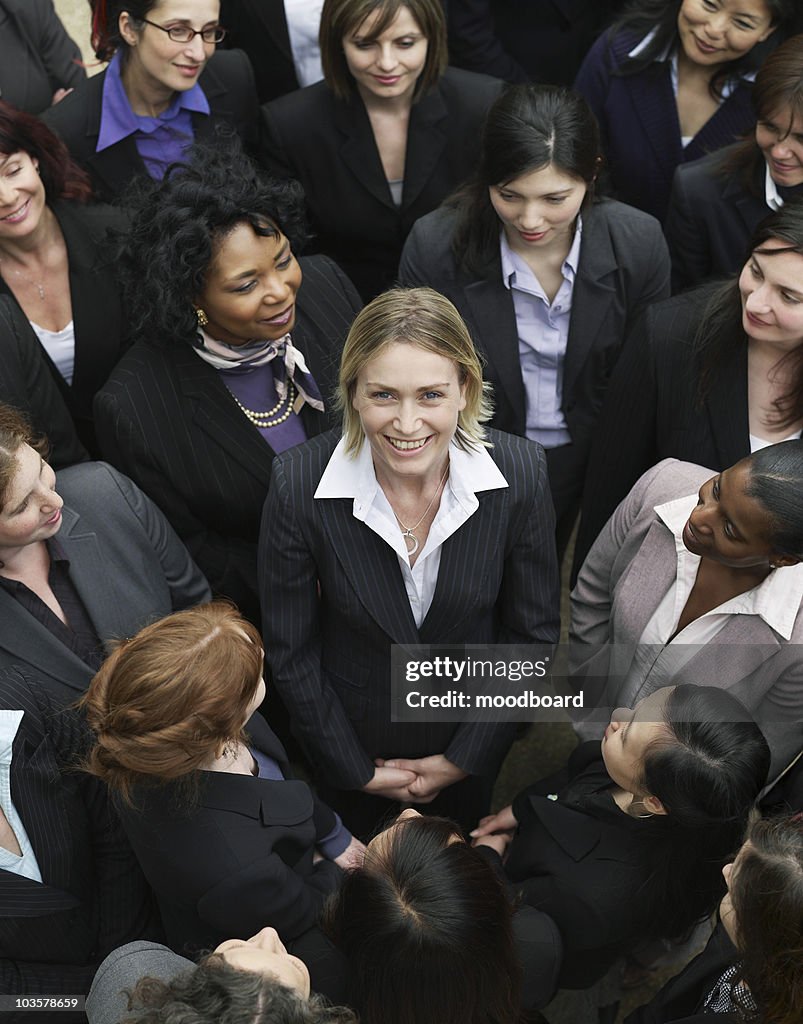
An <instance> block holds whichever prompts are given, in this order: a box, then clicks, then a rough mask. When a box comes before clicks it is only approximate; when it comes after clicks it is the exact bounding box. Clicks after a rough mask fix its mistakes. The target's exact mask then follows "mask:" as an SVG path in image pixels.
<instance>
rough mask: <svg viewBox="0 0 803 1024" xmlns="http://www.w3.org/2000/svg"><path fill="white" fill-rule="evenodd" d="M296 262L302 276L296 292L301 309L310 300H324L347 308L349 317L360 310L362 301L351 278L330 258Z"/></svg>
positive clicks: (301, 258)
mask: <svg viewBox="0 0 803 1024" xmlns="http://www.w3.org/2000/svg"><path fill="white" fill-rule="evenodd" d="M298 262H299V265H300V267H301V271H302V274H303V277H302V281H301V287H300V288H299V291H298V302H299V307H300V308H301V309H303V308H304V306H305V304H308V303H309V301H310V300H313V301H314V300H316V299H325V300H327V301H328V302H329V303H332V302H334V303H335V304H336V305H337V306H342V307H344V308H347V310H348V311H349V312H350V315H351V316H353V315H354V314H355V313H356V312H357V311H358V310H359V309H361V308H362V301H361V299H360V298H359V295H358V294H357V290H356V289H355V287H354V284H353V283H352V281H351V278H350V277H349V276H348V274H346V272H345V271H344V270H343V269H342V267H340V266H339V265H338V264H337V263H335V261H334V260H333V259H332V258H331V257H330V256H323V255H315V256H301V257H300V258H299V261H298ZM332 340H333V341H335V340H336V339H332Z"/></svg>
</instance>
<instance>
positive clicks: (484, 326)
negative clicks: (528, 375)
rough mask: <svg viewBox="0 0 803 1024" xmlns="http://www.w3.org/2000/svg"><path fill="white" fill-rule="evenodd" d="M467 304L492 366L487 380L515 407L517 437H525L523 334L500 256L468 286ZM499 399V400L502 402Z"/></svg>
mask: <svg viewBox="0 0 803 1024" xmlns="http://www.w3.org/2000/svg"><path fill="white" fill-rule="evenodd" d="M465 294H466V301H467V302H468V305H469V308H470V309H471V316H472V319H473V321H474V323H475V324H476V325H477V340H478V341H479V343H480V344H481V346H482V351H483V355H484V356H485V357H486V359H487V362H488V368H487V376H488V377H489V378H490V379H491V380H492V381H493V382H494V383H495V384H496V385H498V389H499V390H500V391H501V392H503V394H504V396H505V398H506V399H507V401H508V402H510V404H511V405H512V406H513V409H514V413H515V419H516V427H517V429H516V431H515V432H516V433H521V434H523V433H524V427H525V411H524V410H525V395H524V381H523V380H522V376H521V363H520V362H519V332H518V328H517V326H516V313H515V310H514V308H513V297H512V296H511V294H510V292H509V291H508V290H507V288H505V286H504V284H503V283H502V268H501V265H500V262H499V258H498V256H497V257H495V258H494V260H493V261H492V263H491V264H490V265H489V267H488V271H487V273H486V275H484V276H483V278H481V279H480V280H478V281H474V282H472V283H471V284H469V285H467V287H466V289H465ZM498 400H499V399H497V401H498Z"/></svg>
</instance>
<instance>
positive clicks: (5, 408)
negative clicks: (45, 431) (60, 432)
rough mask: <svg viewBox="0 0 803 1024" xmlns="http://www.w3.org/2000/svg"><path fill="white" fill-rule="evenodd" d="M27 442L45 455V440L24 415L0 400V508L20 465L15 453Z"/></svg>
mask: <svg viewBox="0 0 803 1024" xmlns="http://www.w3.org/2000/svg"><path fill="white" fill-rule="evenodd" d="M24 444H28V445H30V446H31V448H33V449H34V451H36V452H38V453H39V454H40V455H41V456H42V457H43V458H44V457H45V456H46V455H47V447H48V446H47V441H46V439H45V438H43V437H36V436H35V435H34V432H33V429H32V428H31V425H30V423H29V422H28V420H27V419H26V418H25V416H24V415H23V414H22V413H21V412H19V410H17V409H15V408H14V407H13V406H11V405H5V404H4V403H2V402H0V510H1V509H2V508H3V505H4V504H5V500H6V494H7V493H8V489H9V487H10V485H11V481H12V480H13V479H14V477H15V476H16V475H17V472H18V471H19V468H20V465H19V462H18V461H17V453H18V452H19V450H20V448H22V446H23V445H24Z"/></svg>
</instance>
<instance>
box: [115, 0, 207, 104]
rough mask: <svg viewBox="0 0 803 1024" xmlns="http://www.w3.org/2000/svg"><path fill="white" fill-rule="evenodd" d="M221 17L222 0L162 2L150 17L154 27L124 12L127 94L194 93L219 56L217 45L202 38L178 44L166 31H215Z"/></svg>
mask: <svg viewBox="0 0 803 1024" xmlns="http://www.w3.org/2000/svg"><path fill="white" fill-rule="evenodd" d="M219 16H220V3H219V2H218V0H158V2H157V3H156V4H154V6H153V7H152V8H151V9H150V10H149V11H148V15H147V17H148V22H153V24H152V25H150V24H148V23H147V22H142V23H140V22H137V21H134V20H133V19H132V18H131V17H130V15H129V14H128V12H127V11H123V12H122V13H121V14H120V20H119V28H120V34H121V35H122V37H123V39H124V40H125V42H126V43H127V44H128V59H127V61H126V63H125V66H124V70H123V81H124V83H125V85H126V88H127V91H129V92H130V89H129V86H132V87H133V88H134V89H136V90H138V91H139V90H142V91H144V92H145V93H146V94H147V95H151V96H152V95H157V94H163V95H165V96H170V95H172V93H174V92H186V91H187V90H188V89H191V88H192V87H193V86H194V85H195V84H196V83H197V81H198V78H199V77H200V74H201V72H202V71H203V69H204V66H205V64H206V62H207V61H208V60H209V58H210V57H211V56H212V54H213V53H214V52H215V44H214V43H205V42H204V41H203V39H202V38H201V37H200V36H198V35H196V36H194V37H193V39H192V41H191V42H189V43H176V42H174V41H173V40H172V39H171V38H170V37H169V35H168V34H167V32H164V31H162V29H169V28H173V27H174V26H178V25H182V26H188V27H190V28H193V29H196V30H198V29H204V28H214V27H215V26H216V25H217V24H218V19H219ZM156 26H160V27H159V28H157V27H156ZM129 98H131V97H130V96H129ZM137 112H138V113H141V111H137Z"/></svg>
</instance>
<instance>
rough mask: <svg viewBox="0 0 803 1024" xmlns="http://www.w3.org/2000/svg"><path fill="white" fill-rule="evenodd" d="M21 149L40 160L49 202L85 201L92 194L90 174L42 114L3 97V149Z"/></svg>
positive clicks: (0, 123)
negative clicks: (14, 103)
mask: <svg viewBox="0 0 803 1024" xmlns="http://www.w3.org/2000/svg"><path fill="white" fill-rule="evenodd" d="M20 152H22V153H27V154H28V156H29V157H31V159H34V160H38V161H39V176H40V177H41V179H42V184H43V185H44V186H45V197H46V198H47V200H48V201H49V202H51V203H52V202H53V200H55V199H75V200H77V201H78V202H79V203H85V202H86V201H87V200H88V199H90V198H91V196H92V185H91V184H90V182H89V175H88V174H87V173H86V171H84V170H82V169H81V168H80V167H79V166H78V164H77V163H75V161H74V160H73V159H72V157H71V156H70V153H69V150H68V149H67V147H66V146H65V145H64V143H63V142H62V141H61V139H60V138H59V137H58V136H57V135H54V134H53V132H52V131H51V130H50V129H49V128H48V127H47V125H46V124H45V123H44V122H43V121H40V120H39V118H38V117H34V116H33V115H32V114H26V113H25V111H23V110H17V108H16V107H13V106H12V105H11V104H10V103H6V102H5V101H4V100H0V153H6V154H10V153H20Z"/></svg>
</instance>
